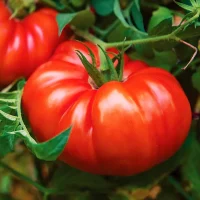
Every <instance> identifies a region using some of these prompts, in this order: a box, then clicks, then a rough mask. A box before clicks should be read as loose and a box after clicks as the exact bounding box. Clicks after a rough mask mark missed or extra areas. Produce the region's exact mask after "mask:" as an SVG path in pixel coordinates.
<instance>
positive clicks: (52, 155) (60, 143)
mask: <svg viewBox="0 0 200 200" xmlns="http://www.w3.org/2000/svg"><path fill="white" fill-rule="evenodd" d="M70 131H71V128H69V129H67V130H65V131H63V132H62V133H60V134H59V135H58V136H56V137H54V138H52V139H51V140H49V141H47V142H43V143H37V144H35V143H31V145H30V143H29V145H30V147H31V150H32V152H33V153H34V154H35V155H36V157H37V158H39V159H41V160H46V161H54V160H56V159H57V158H58V156H59V155H60V154H61V153H62V151H63V149H64V148H65V146H66V144H67V141H68V139H69V136H70ZM29 145H28V146H29Z"/></svg>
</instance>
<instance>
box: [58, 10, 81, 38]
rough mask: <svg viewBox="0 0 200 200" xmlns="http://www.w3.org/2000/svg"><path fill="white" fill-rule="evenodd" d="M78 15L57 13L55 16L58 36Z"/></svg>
mask: <svg viewBox="0 0 200 200" xmlns="http://www.w3.org/2000/svg"><path fill="white" fill-rule="evenodd" d="M77 14H78V12H76V13H59V14H57V16H56V21H57V23H58V28H59V35H60V34H61V33H62V31H63V29H64V28H65V26H66V25H67V24H69V23H70V22H71V21H72V19H73V18H74V17H75V16H76V15H77Z"/></svg>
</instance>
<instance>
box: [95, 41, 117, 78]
mask: <svg viewBox="0 0 200 200" xmlns="http://www.w3.org/2000/svg"><path fill="white" fill-rule="evenodd" d="M98 47H99V48H100V50H101V51H102V52H103V54H104V56H105V58H106V61H107V63H106V64H107V69H108V70H106V71H107V72H108V73H109V81H114V80H115V81H119V77H118V74H117V71H116V69H115V67H114V64H113V62H112V59H110V57H109V56H108V55H107V52H106V51H105V50H104V49H103V48H102V47H101V46H100V45H98ZM101 70H102V67H101ZM106 71H105V72H104V73H106Z"/></svg>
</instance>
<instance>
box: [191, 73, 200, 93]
mask: <svg viewBox="0 0 200 200" xmlns="http://www.w3.org/2000/svg"><path fill="white" fill-rule="evenodd" d="M192 84H193V87H194V88H195V89H197V90H198V92H200V72H199V71H197V72H195V73H194V74H193V75H192Z"/></svg>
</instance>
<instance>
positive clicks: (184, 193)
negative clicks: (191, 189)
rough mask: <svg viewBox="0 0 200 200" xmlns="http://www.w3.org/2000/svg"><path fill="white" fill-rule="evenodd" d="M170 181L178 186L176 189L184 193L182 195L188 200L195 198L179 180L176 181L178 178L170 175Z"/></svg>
mask: <svg viewBox="0 0 200 200" xmlns="http://www.w3.org/2000/svg"><path fill="white" fill-rule="evenodd" d="M168 181H169V182H170V183H171V184H172V185H173V186H174V187H175V188H176V190H177V191H178V192H179V193H180V194H182V196H183V197H184V198H185V199H186V200H193V198H192V197H191V196H190V195H189V194H187V193H186V192H185V190H184V189H183V188H182V186H181V185H180V183H179V182H178V181H176V179H174V177H172V176H169V177H168Z"/></svg>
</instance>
